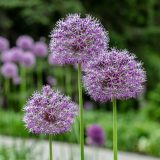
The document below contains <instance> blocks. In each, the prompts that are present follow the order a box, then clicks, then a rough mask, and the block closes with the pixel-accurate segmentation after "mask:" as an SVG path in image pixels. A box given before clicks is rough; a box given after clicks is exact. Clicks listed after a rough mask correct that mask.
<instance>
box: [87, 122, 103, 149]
mask: <svg viewBox="0 0 160 160" xmlns="http://www.w3.org/2000/svg"><path fill="white" fill-rule="evenodd" d="M87 143H88V144H89V145H96V146H104V144H105V132H104V130H103V128H102V127H101V126H99V125H97V124H93V125H91V126H89V127H88V128H87Z"/></svg>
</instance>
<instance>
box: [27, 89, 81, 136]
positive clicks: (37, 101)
mask: <svg viewBox="0 0 160 160" xmlns="http://www.w3.org/2000/svg"><path fill="white" fill-rule="evenodd" d="M24 110H25V112H26V113H25V116H24V122H25V124H26V127H27V128H28V129H29V130H30V132H32V133H35V134H54V135H55V134H61V133H65V132H67V131H70V130H71V127H72V124H73V122H74V119H75V116H77V114H78V106H77V105H76V104H75V103H73V102H72V101H71V99H70V98H69V97H66V96H64V95H62V94H61V93H60V92H59V91H53V90H52V89H51V87H50V86H44V87H43V88H42V91H41V92H36V93H34V94H33V96H32V97H31V99H30V100H29V101H28V103H27V105H26V106H25V108H24Z"/></svg>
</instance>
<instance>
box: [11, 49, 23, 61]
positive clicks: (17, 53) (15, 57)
mask: <svg viewBox="0 0 160 160" xmlns="http://www.w3.org/2000/svg"><path fill="white" fill-rule="evenodd" d="M23 52H24V51H23V50H22V49H21V48H18V47H13V48H11V49H10V50H9V54H10V57H11V61H12V62H20V61H21V60H22V56H23Z"/></svg>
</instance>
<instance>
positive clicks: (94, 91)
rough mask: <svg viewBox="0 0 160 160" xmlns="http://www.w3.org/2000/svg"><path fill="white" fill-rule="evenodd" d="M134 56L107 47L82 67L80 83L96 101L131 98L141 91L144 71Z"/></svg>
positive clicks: (124, 51)
mask: <svg viewBox="0 0 160 160" xmlns="http://www.w3.org/2000/svg"><path fill="white" fill-rule="evenodd" d="M135 58H136V56H135V55H133V54H130V53H129V52H128V51H126V50H122V51H118V50H116V49H111V51H109V52H108V53H103V54H100V55H99V57H97V58H95V59H94V60H92V61H90V62H89V63H88V64H86V67H85V76H84V78H83V80H84V86H85V88H86V90H87V91H88V94H89V95H90V96H91V97H92V98H93V99H94V100H96V101H100V102H106V101H107V100H113V99H114V98H116V99H128V98H135V97H136V96H137V95H139V94H140V93H141V92H142V91H143V84H144V82H145V81H146V73H145V71H144V69H143V67H142V64H141V63H140V62H138V61H136V59H135Z"/></svg>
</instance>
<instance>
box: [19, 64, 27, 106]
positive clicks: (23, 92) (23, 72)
mask: <svg viewBox="0 0 160 160" xmlns="http://www.w3.org/2000/svg"><path fill="white" fill-rule="evenodd" d="M20 74H21V79H22V83H21V86H20V93H21V96H22V98H21V101H20V105H21V107H22V106H23V105H24V102H25V99H26V68H25V67H24V66H23V65H21V70H20Z"/></svg>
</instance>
